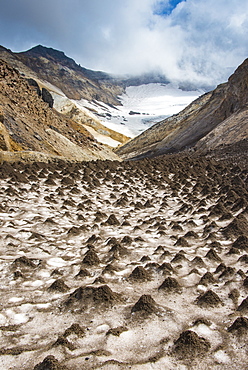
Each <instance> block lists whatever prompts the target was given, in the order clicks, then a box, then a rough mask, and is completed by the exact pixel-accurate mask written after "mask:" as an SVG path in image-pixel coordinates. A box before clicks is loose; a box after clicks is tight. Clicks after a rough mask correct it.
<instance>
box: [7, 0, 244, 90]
mask: <svg viewBox="0 0 248 370" xmlns="http://www.w3.org/2000/svg"><path fill="white" fill-rule="evenodd" d="M0 9H1V12H0V44H1V45H3V46H5V47H7V48H10V49H11V50H13V51H23V50H27V49H29V48H31V47H33V46H35V45H37V44H42V45H45V46H48V47H53V48H55V49H59V50H63V51H64V52H65V53H66V54H67V55H68V56H70V57H72V58H74V59H75V60H76V61H77V62H78V63H80V64H81V65H82V66H85V67H86V68H91V69H96V70H104V71H106V72H111V73H114V74H123V73H130V74H139V73H144V72H149V71H154V70H156V71H159V72H161V73H163V74H165V75H166V76H167V77H168V78H170V79H171V80H172V81H175V82H176V81H191V82H194V83H198V84H212V85H214V84H217V83H220V82H224V81H225V80H226V79H227V78H228V76H229V75H230V73H231V72H233V71H234V69H235V68H237V66H238V65H239V64H240V63H242V61H243V60H244V59H245V58H247V57H248V41H247V35H248V1H247V0H245V1H244V0H184V1H178V0H163V1H161V0H90V1H89V0H63V1H61V0H42V1H38V0H9V1H7V0H0Z"/></svg>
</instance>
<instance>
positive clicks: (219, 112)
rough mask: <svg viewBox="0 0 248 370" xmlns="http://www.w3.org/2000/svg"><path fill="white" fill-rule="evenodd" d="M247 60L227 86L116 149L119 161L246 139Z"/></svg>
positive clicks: (201, 149)
mask: <svg viewBox="0 0 248 370" xmlns="http://www.w3.org/2000/svg"><path fill="white" fill-rule="evenodd" d="M247 103H248V59H246V60H245V61H244V62H243V63H242V65H240V66H239V67H238V68H237V70H236V71H235V72H234V74H233V75H232V76H231V77H230V78H229V80H228V82H226V83H224V84H221V85H219V86H217V88H216V89H215V90H213V91H211V92H209V93H206V94H204V95H203V96H201V97H200V98H198V99H196V100H195V101H194V102H192V103H191V104H190V105H189V106H188V107H186V108H185V109H184V110H183V111H181V112H180V113H178V114H176V115H174V116H172V117H170V118H167V119H165V120H163V121H162V122H159V123H158V124H156V125H154V126H153V127H151V128H150V129H148V130H147V131H145V132H144V133H142V134H141V135H139V136H138V137H136V138H134V139H133V140H132V141H130V142H128V143H127V144H125V145H123V146H122V147H121V148H118V150H117V153H118V154H119V155H121V156H122V157H123V158H133V157H138V158H139V157H147V156H157V155H161V154H164V153H173V152H178V151H181V150H184V149H186V148H192V147H194V149H195V150H197V151H199V152H203V151H204V152H206V151H209V150H213V149H216V148H217V147H219V146H220V145H230V144H234V143H237V142H239V141H242V140H244V139H245V140H246V139H247V136H248V123H247V122H248V120H247V118H248V109H247V108H248V107H247Z"/></svg>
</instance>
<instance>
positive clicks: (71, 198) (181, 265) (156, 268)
mask: <svg viewBox="0 0 248 370" xmlns="http://www.w3.org/2000/svg"><path fill="white" fill-rule="evenodd" d="M0 184H1V188H0V189H1V190H0V199H1V202H0V217H1V218H0V227H1V234H0V260H1V264H0V268H1V273H0V304H1V310H0V333H1V336H0V368H1V369H18V370H20V369H27V370H33V369H35V370H52V369H53V370H61V369H69V370H74V369H76V370H77V369H80V370H81V369H111V370H112V369H129V368H130V369H142V370H143V369H180V370H181V369H182V370H184V369H233V368H235V369H244V368H245V364H247V359H248V353H247V350H248V349H247V331H248V318H247V317H248V314H247V310H248V278H247V269H248V254H247V251H248V239H247V236H248V222H247V217H248V208H247V170H246V169H244V168H240V167H239V166H238V165H230V164H229V165H228V167H226V166H225V164H224V163H220V162H219V163H217V162H214V161H210V160H206V159H204V158H198V159H197V158H195V159H194V158H188V157H182V156H171V157H160V158H158V159H153V160H143V161H140V162H123V163H119V162H110V161H105V162H101V161H96V162H92V163H83V164H66V163H64V162H58V163H57V164H42V163H35V164H26V165H24V164H21V163H15V164H12V165H9V164H7V163H4V164H2V166H1V167H0ZM246 315H247V317H246Z"/></svg>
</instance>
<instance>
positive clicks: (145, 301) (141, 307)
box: [131, 294, 157, 314]
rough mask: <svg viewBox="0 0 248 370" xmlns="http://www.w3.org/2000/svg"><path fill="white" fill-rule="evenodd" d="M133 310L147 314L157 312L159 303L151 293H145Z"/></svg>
mask: <svg viewBox="0 0 248 370" xmlns="http://www.w3.org/2000/svg"><path fill="white" fill-rule="evenodd" d="M131 312H142V313H145V314H152V313H155V312H157V303H156V302H155V301H154V299H153V298H152V296H151V295H149V294H144V295H142V296H141V297H140V298H139V300H138V301H137V302H136V303H135V305H134V306H133V307H132V310H131Z"/></svg>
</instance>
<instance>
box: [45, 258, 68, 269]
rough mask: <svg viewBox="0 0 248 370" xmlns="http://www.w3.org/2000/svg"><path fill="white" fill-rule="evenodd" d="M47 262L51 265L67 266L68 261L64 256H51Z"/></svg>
mask: <svg viewBox="0 0 248 370" xmlns="http://www.w3.org/2000/svg"><path fill="white" fill-rule="evenodd" d="M47 264H48V265H49V266H53V267H63V266H66V262H65V261H64V260H63V259H62V258H60V257H53V258H49V259H48V260H47Z"/></svg>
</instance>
